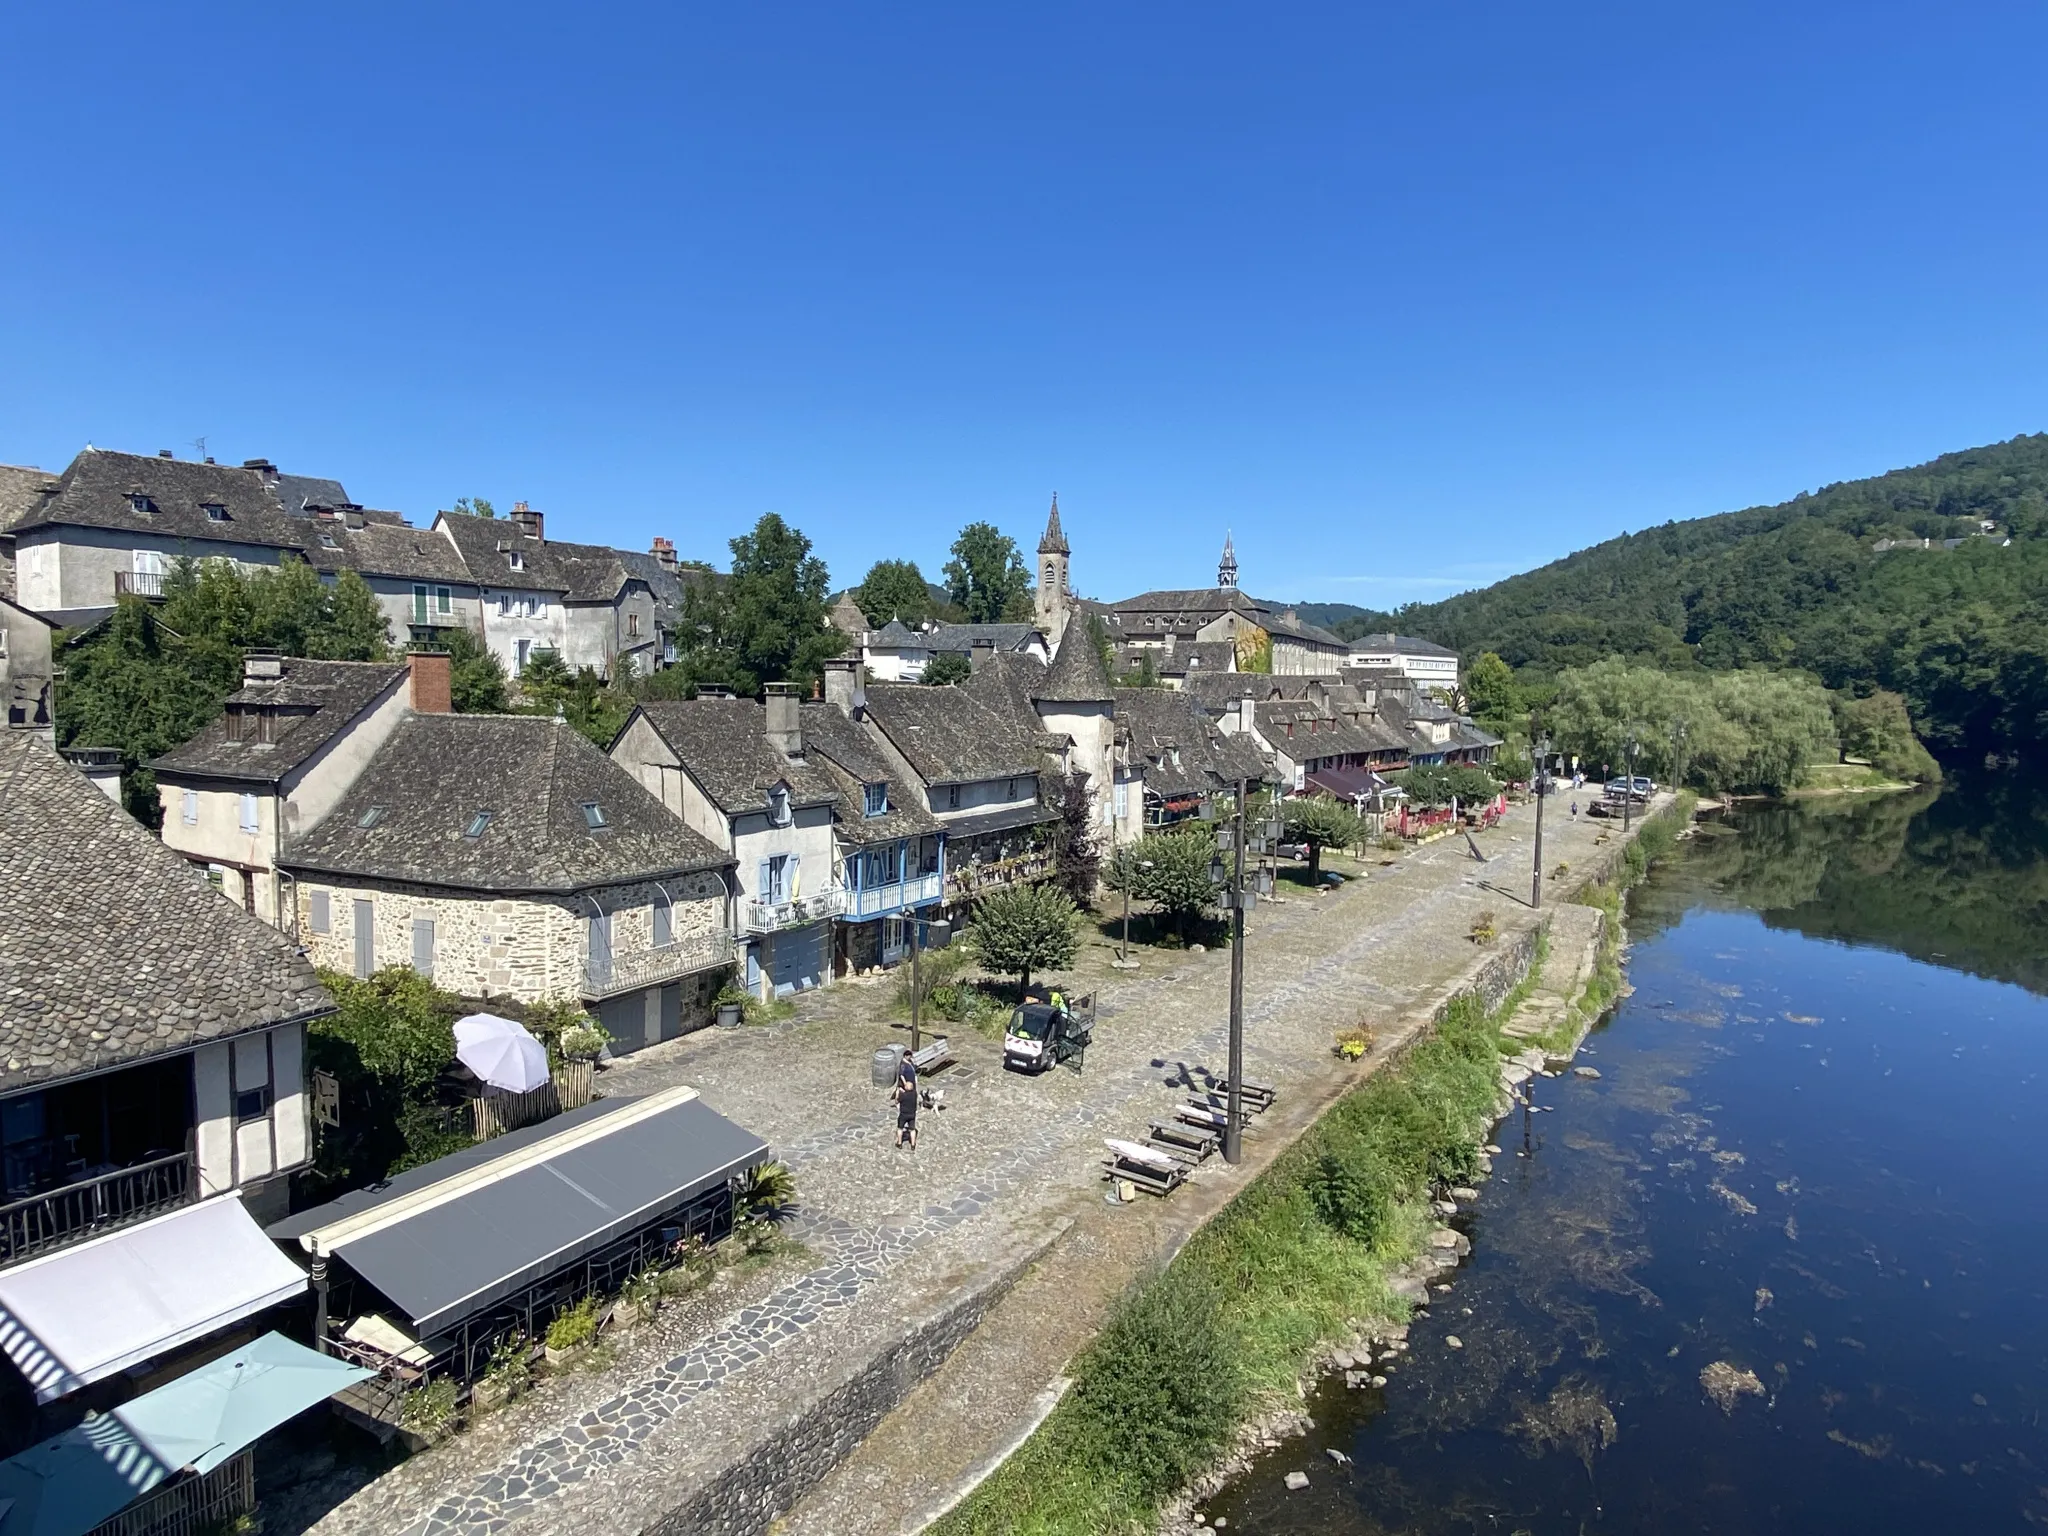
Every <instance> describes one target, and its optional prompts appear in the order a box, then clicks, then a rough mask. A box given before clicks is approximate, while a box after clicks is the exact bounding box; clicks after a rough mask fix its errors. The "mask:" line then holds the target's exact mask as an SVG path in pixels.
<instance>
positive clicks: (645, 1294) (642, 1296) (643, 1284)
mask: <svg viewBox="0 0 2048 1536" xmlns="http://www.w3.org/2000/svg"><path fill="white" fill-rule="evenodd" d="M661 1296H662V1289H661V1271H660V1270H658V1269H656V1268H654V1267H653V1266H651V1265H650V1266H649V1267H648V1268H646V1269H643V1270H640V1271H638V1272H637V1273H635V1274H634V1275H633V1277H632V1278H631V1279H629V1280H628V1281H627V1282H626V1284H625V1286H624V1287H623V1288H622V1289H621V1290H620V1291H619V1299H618V1300H617V1301H615V1302H613V1303H612V1321H613V1322H615V1323H623V1324H627V1325H631V1324H633V1323H644V1322H646V1321H647V1320H648V1319H649V1318H651V1317H653V1316H654V1314H655V1313H657V1312H659V1311H660V1310H661Z"/></svg>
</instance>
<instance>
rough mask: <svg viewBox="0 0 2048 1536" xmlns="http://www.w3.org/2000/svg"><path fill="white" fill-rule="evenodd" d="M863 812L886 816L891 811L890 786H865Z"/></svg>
mask: <svg viewBox="0 0 2048 1536" xmlns="http://www.w3.org/2000/svg"><path fill="white" fill-rule="evenodd" d="M864 791H865V793H864V796H863V799H862V803H861V812H862V814H863V815H867V816H885V815H887V814H888V811H889V786H888V785H886V784H869V785H866V786H864Z"/></svg>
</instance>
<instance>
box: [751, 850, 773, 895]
mask: <svg viewBox="0 0 2048 1536" xmlns="http://www.w3.org/2000/svg"><path fill="white" fill-rule="evenodd" d="M774 878H775V877H774V875H773V873H772V872H771V871H770V870H769V868H768V861H767V860H766V859H763V860H762V861H761V882H760V884H758V885H756V886H755V887H754V894H755V895H756V897H758V898H759V899H760V900H762V901H764V902H767V901H773V900H774V899H775V887H774V886H772V885H771V884H769V882H770V881H771V880H773V879H774Z"/></svg>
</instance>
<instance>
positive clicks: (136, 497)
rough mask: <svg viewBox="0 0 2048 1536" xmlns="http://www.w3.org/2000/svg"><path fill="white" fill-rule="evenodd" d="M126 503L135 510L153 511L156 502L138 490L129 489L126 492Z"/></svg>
mask: <svg viewBox="0 0 2048 1536" xmlns="http://www.w3.org/2000/svg"><path fill="white" fill-rule="evenodd" d="M128 505H129V506H130V507H132V508H133V509H134V510H135V511H137V512H154V511H155V510H156V503H155V502H153V501H151V500H150V499H149V498H148V497H147V496H145V495H143V494H142V492H140V491H130V492H129V493H128Z"/></svg>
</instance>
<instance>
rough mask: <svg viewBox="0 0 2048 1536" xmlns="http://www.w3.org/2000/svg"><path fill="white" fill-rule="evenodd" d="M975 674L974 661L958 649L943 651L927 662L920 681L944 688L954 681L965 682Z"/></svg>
mask: <svg viewBox="0 0 2048 1536" xmlns="http://www.w3.org/2000/svg"><path fill="white" fill-rule="evenodd" d="M973 675H974V663H973V662H971V661H969V660H968V659H967V658H966V657H965V656H963V655H961V654H960V652H958V651H941V652H939V654H938V655H936V656H934V657H933V658H932V659H931V660H930V661H928V662H926V663H925V667H924V672H923V673H922V674H921V676H920V678H919V681H921V682H925V683H929V684H930V685H931V686H932V687H934V688H944V687H946V686H948V685H949V684H952V683H964V682H966V681H967V679H968V678H970V677H972V676H973Z"/></svg>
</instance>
